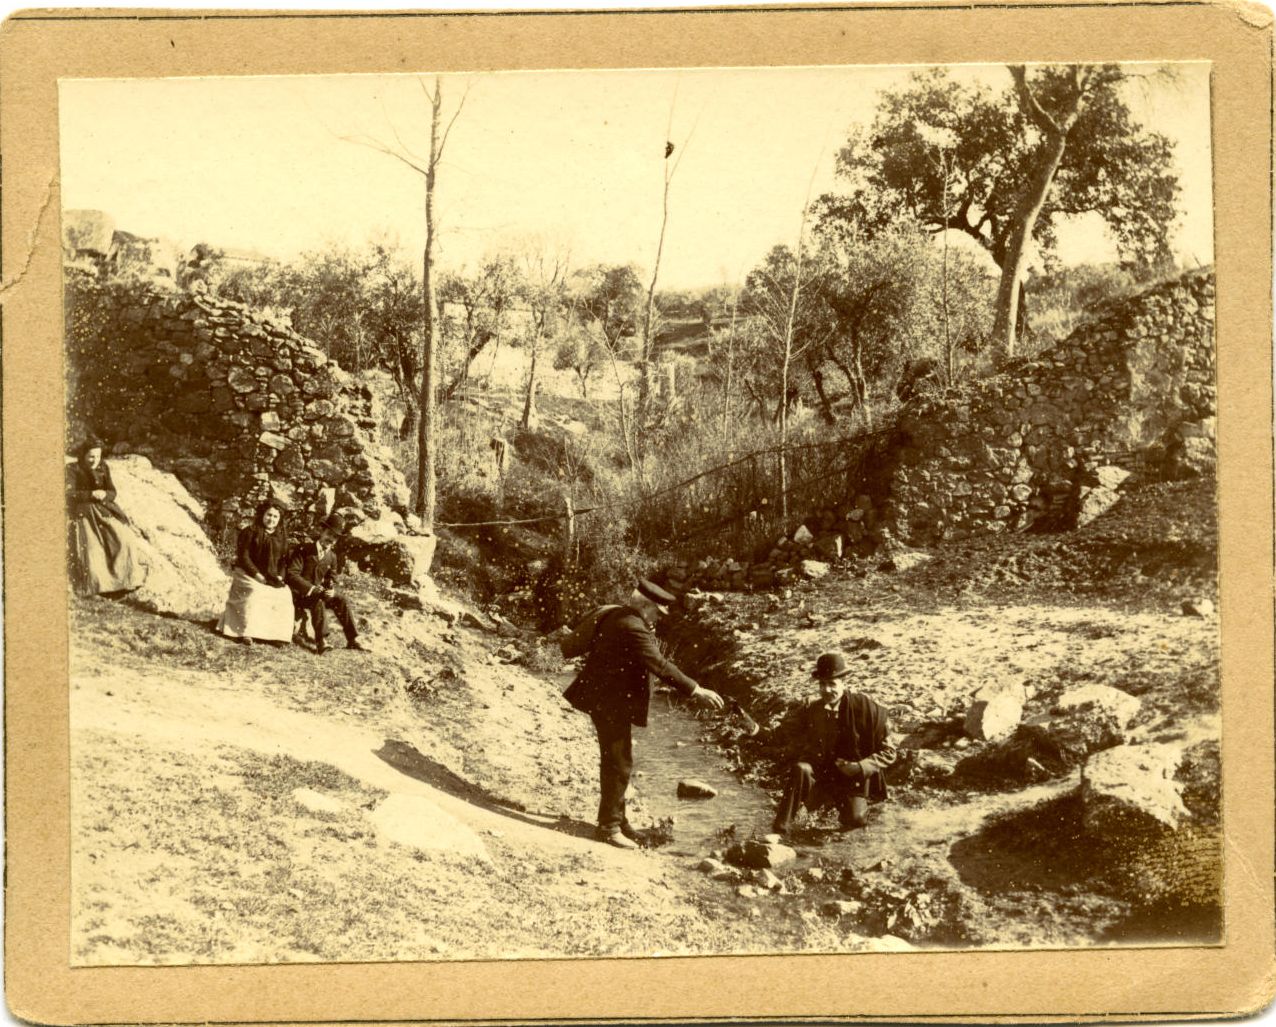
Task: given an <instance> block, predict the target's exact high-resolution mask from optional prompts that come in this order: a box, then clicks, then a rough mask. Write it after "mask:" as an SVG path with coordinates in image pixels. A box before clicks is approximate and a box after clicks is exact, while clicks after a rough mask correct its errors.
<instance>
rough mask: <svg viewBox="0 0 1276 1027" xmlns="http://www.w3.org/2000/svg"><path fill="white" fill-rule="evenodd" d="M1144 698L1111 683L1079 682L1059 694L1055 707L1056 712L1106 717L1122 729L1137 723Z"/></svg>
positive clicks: (1118, 728) (1094, 717)
mask: <svg viewBox="0 0 1276 1027" xmlns="http://www.w3.org/2000/svg"><path fill="white" fill-rule="evenodd" d="M1142 705H1143V703H1142V700H1140V699H1139V697H1138V696H1135V695H1131V694H1130V693H1129V692H1122V691H1121V690H1120V689H1119V688H1112V687H1110V686H1109V685H1078V686H1077V687H1075V688H1070V689H1068V690H1067V691H1066V692H1064V693H1063V694H1062V695H1061V696H1059V698H1058V700H1057V701H1056V702H1055V705H1054V711H1055V713H1057V714H1069V715H1074V716H1075V715H1085V714H1088V715H1089V716H1090V717H1091V718H1093V719H1099V718H1103V719H1106V720H1107V721H1109V722H1110V723H1112V724H1115V725H1116V730H1117V731H1118V732H1119V731H1122V730H1124V729H1125V728H1127V727H1129V726H1130V725H1131V724H1133V723H1134V720H1135V718H1136V717H1137V716H1138V715H1139V710H1140V708H1141V707H1142Z"/></svg>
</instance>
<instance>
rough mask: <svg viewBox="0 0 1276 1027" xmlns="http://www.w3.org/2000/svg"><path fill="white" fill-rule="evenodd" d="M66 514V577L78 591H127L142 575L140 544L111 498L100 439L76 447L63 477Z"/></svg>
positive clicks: (112, 486)
mask: <svg viewBox="0 0 1276 1027" xmlns="http://www.w3.org/2000/svg"><path fill="white" fill-rule="evenodd" d="M67 492H68V497H67V498H68V507H69V513H70V515H71V523H70V525H69V527H70V534H71V540H70V541H71V578H72V582H73V583H74V586H75V590H76V592H78V593H79V594H80V595H103V594H110V593H119V592H132V591H133V590H134V589H136V588H140V587H141V585H142V583H143V582H144V581H145V580H146V563H145V560H144V559H143V558H142V556H141V545H140V543H139V541H138V538H137V536H136V535H135V534H134V533H133V529H132V527H131V526H130V525H129V522H128V517H127V516H126V515H125V513H124V511H123V510H121V509H120V508H119V506H118V505H117V504H116V502H115V483H114V482H113V481H112V480H111V469H110V468H109V467H108V466H107V465H106V461H105V460H103V459H102V443H101V442H99V441H98V440H97V439H89V440H88V441H86V442H85V443H84V445H82V446H81V447H80V452H79V459H77V460H76V462H75V463H74V464H72V465H71V468H70V473H69V475H68V482H67Z"/></svg>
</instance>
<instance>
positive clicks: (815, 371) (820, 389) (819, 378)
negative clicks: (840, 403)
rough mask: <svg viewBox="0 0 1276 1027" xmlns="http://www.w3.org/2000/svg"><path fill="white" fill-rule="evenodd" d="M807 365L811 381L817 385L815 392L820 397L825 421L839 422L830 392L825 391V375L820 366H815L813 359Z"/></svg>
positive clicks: (826, 422)
mask: <svg viewBox="0 0 1276 1027" xmlns="http://www.w3.org/2000/svg"><path fill="white" fill-rule="evenodd" d="M806 366H807V369H808V370H809V371H810V372H811V381H812V382H813V383H814V385H815V394H816V396H818V397H819V399H820V413H821V414H822V415H823V417H824V423H825V424H837V416H836V415H835V414H834V413H833V404H832V403H830V402H829V397H828V393H826V392H825V391H824V375H823V374H821V373H820V369H819V367H817V366H815V365H814V363H813V361H810V360H808V361H807V363H806Z"/></svg>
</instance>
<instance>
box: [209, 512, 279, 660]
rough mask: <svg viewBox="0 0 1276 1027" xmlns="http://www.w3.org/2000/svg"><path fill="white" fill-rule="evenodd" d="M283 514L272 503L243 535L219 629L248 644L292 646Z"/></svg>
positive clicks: (238, 546)
mask: <svg viewBox="0 0 1276 1027" xmlns="http://www.w3.org/2000/svg"><path fill="white" fill-rule="evenodd" d="M283 519H284V515H283V509H282V507H280V506H279V505H278V504H276V503H274V502H270V501H267V502H265V503H262V504H261V506H259V507H258V508H257V516H256V517H254V518H253V523H252V524H250V525H249V526H248V527H247V528H245V529H244V530H243V531H241V532H240V533H239V542H238V544H237V545H236V547H235V567H234V573H233V574H232V575H231V581H230V596H229V597H228V598H227V600H226V610H225V612H223V613H222V617H221V620H220V621H218V622H217V630H218V631H220V632H221V633H222V634H223V635H226V636H227V637H229V638H235V639H238V640H239V641H240V642H242V643H243V644H244V645H252V642H253V639H255V638H256V639H261V640H263V641H267V642H280V643H282V642H291V641H292V625H293V620H292V617H293V613H292V592H291V591H290V590H289V588H288V586H287V585H286V584H285V583H284V559H285V556H286V555H287V553H288V533H287V531H286V530H285V528H284V524H283Z"/></svg>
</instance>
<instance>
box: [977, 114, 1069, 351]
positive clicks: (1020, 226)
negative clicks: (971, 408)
mask: <svg viewBox="0 0 1276 1027" xmlns="http://www.w3.org/2000/svg"><path fill="white" fill-rule="evenodd" d="M1066 145H1067V137H1066V136H1064V135H1051V136H1049V137H1047V138H1046V139H1045V140H1043V142H1042V153H1041V156H1040V160H1039V163H1038V164H1037V167H1036V168H1035V169H1034V171H1033V173H1032V177H1031V178H1029V180H1028V183H1027V185H1025V186H1024V191H1023V193H1022V194H1021V195H1020V197H1019V202H1018V203H1017V204H1016V205H1015V215H1014V223H1013V227H1012V228H1011V229H1010V236H1009V238H1008V239H1007V241H1006V262H1005V264H1004V265H1003V266H1002V269H1001V281H1000V283H999V284H998V286H997V307H996V311H997V313H996V318H995V320H994V321H993V328H992V335H993V339H994V340H996V341H998V342H1000V344H1001V351H1002V354H1003V355H1004V356H1006V357H1013V356H1014V355H1015V329H1016V327H1017V326H1018V323H1019V288H1020V285H1021V284H1022V282H1023V276H1024V272H1025V271H1026V270H1027V267H1028V244H1029V242H1030V241H1031V239H1032V230H1033V229H1034V228H1035V227H1036V224H1037V217H1038V216H1039V215H1040V214H1041V208H1042V207H1044V206H1045V204H1046V197H1047V196H1048V195H1049V193H1050V185H1051V183H1052V182H1053V181H1054V176H1055V172H1056V171H1058V170H1059V164H1060V162H1061V161H1062V160H1063V151H1064V148H1065V146H1066Z"/></svg>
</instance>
